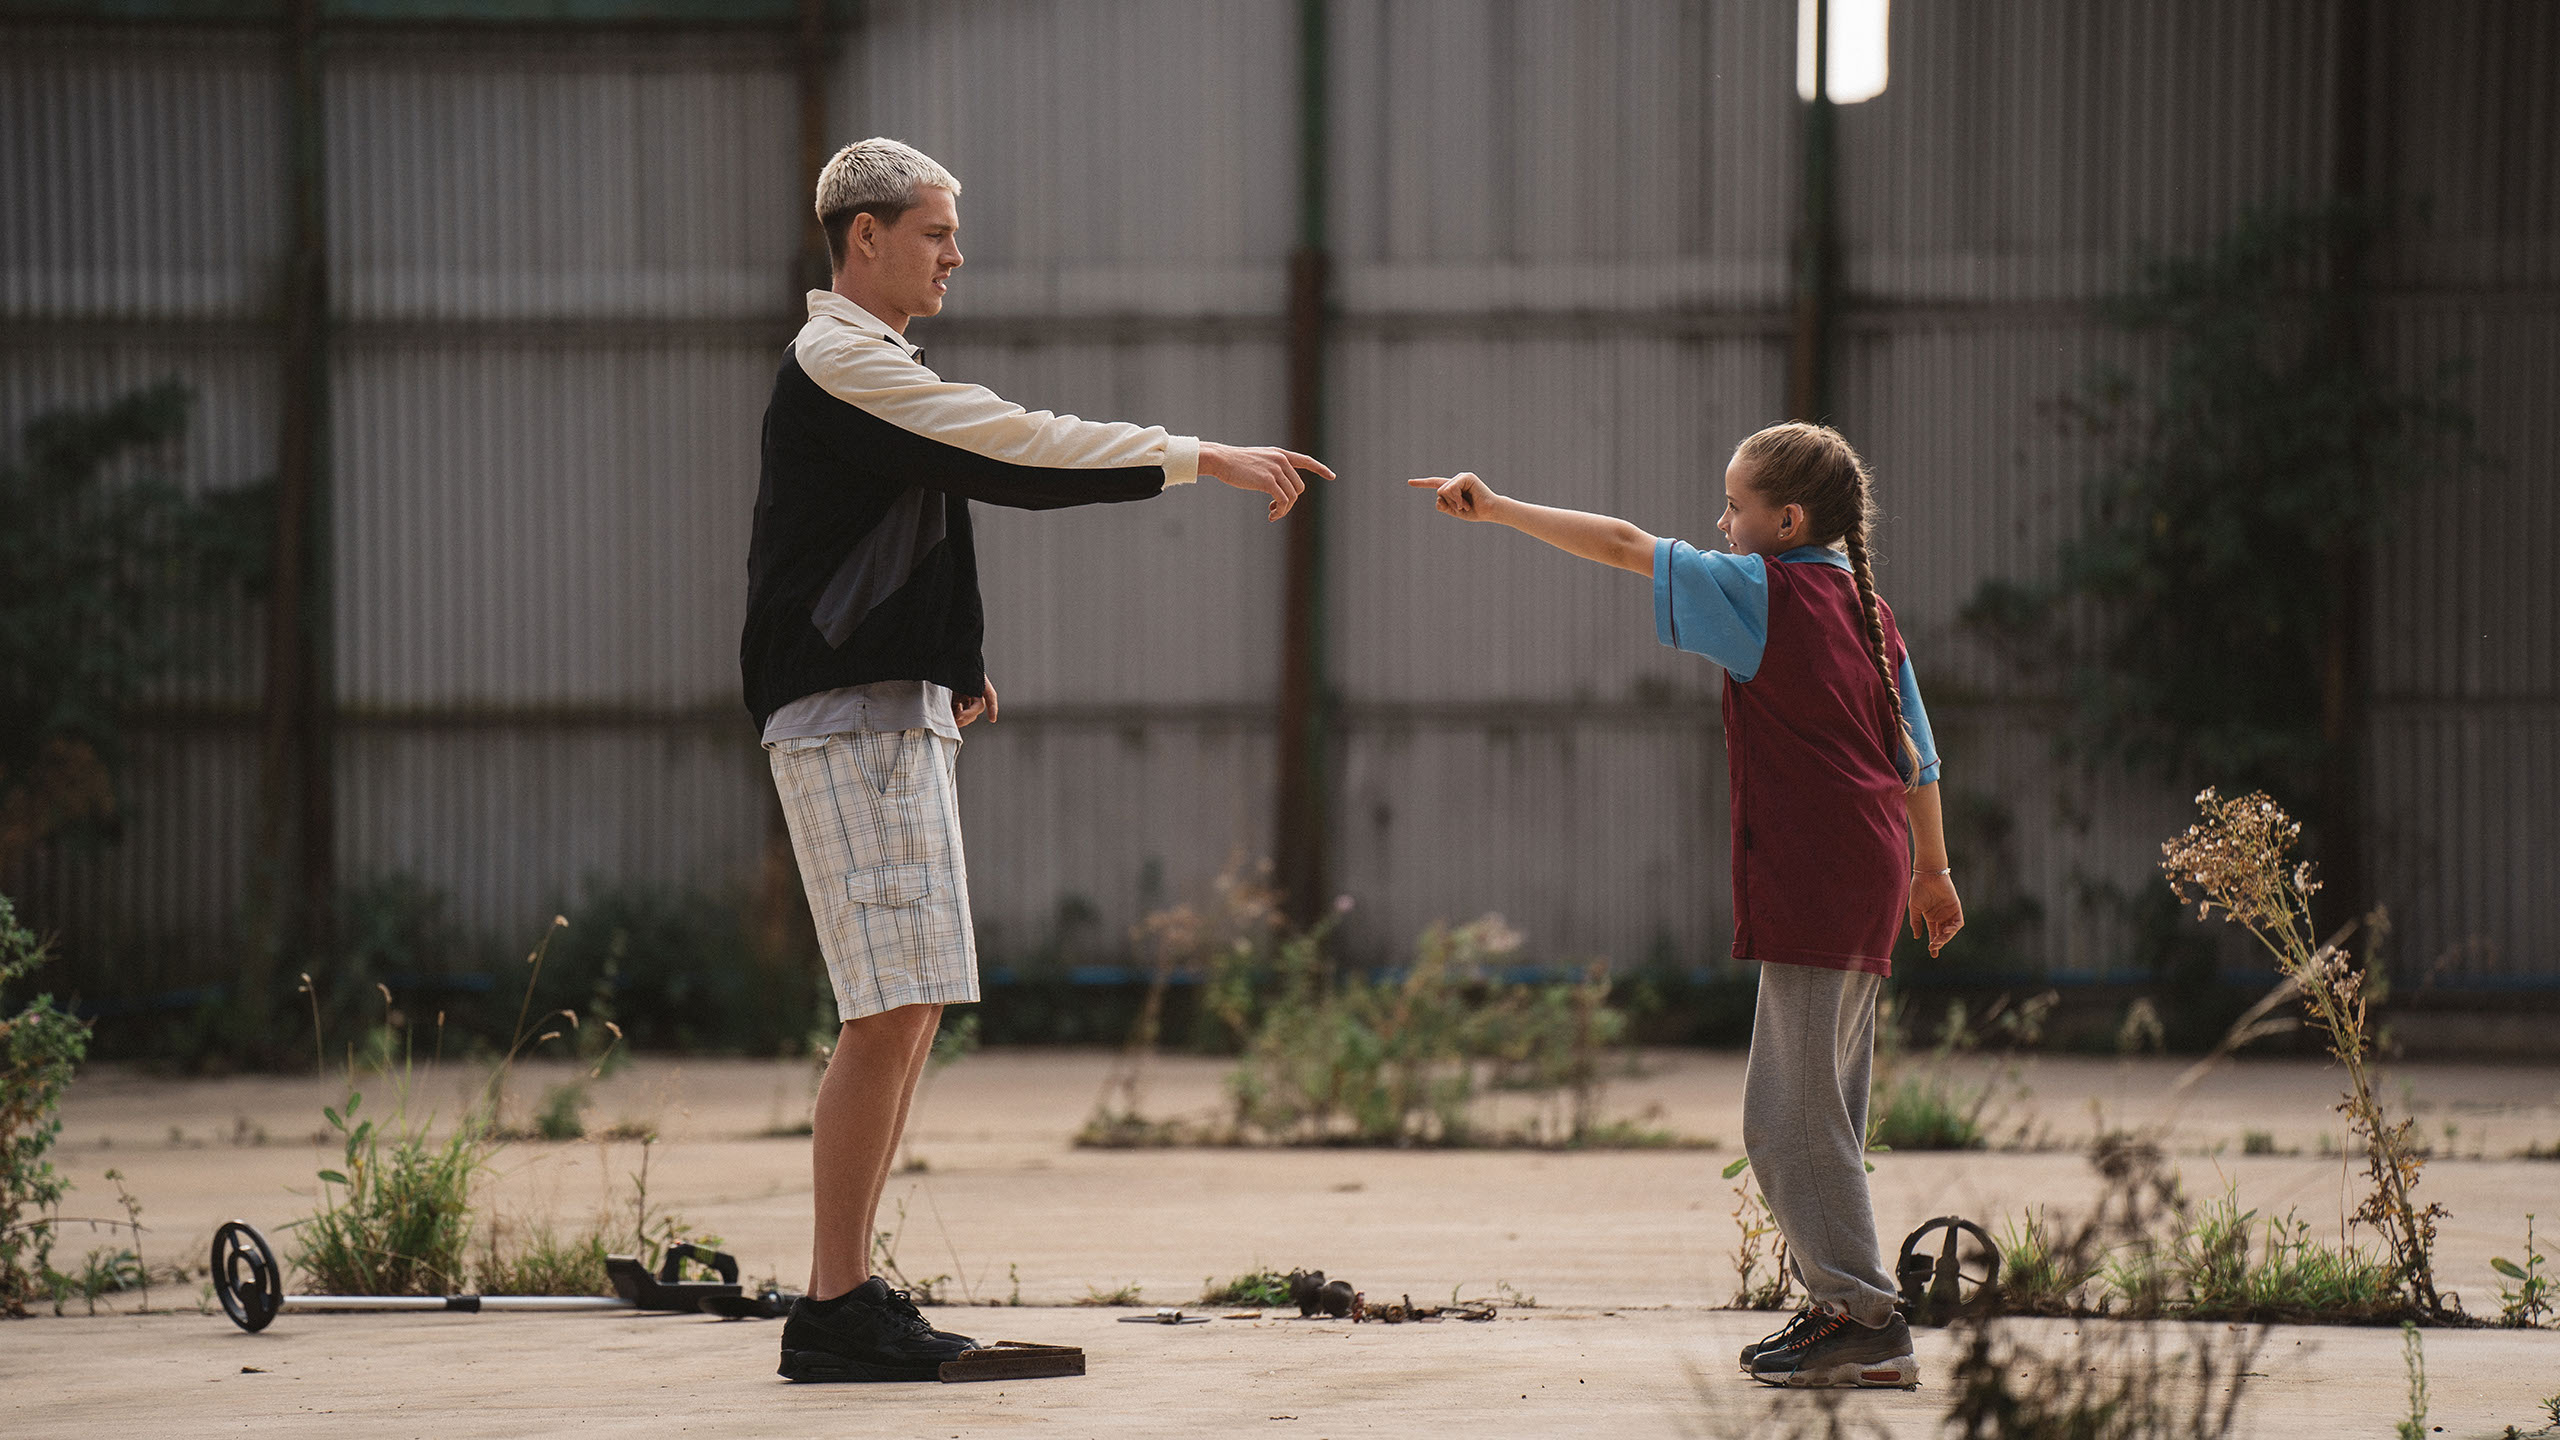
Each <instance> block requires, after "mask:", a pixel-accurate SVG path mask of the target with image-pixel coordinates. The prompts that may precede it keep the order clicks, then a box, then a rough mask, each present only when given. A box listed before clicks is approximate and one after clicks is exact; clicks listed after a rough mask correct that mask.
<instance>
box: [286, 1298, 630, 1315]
mask: <svg viewBox="0 0 2560 1440" xmlns="http://www.w3.org/2000/svg"><path fill="white" fill-rule="evenodd" d="M276 1308H277V1309H279V1310H284V1311H295V1310H454V1311H460V1312H462V1313H465V1314H476V1313H478V1312H480V1311H482V1310H637V1309H639V1308H640V1307H639V1306H638V1305H635V1304H633V1303H632V1302H631V1301H628V1300H623V1299H618V1298H616V1297H614V1296H611V1295H285V1296H281V1297H279V1299H278V1303H277V1306H276Z"/></svg>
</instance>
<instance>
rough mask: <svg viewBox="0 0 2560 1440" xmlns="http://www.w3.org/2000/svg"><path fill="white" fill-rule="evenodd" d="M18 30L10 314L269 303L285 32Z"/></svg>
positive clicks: (10, 107) (12, 86)
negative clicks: (145, 35) (270, 39)
mask: <svg viewBox="0 0 2560 1440" xmlns="http://www.w3.org/2000/svg"><path fill="white" fill-rule="evenodd" d="M12 39H13V43H12V44H10V45H9V46H8V47H7V48H6V51H5V53H0V185H4V186H5V188H0V194H5V195H6V196H7V203H6V204H5V205H0V316H5V317H7V318H9V319H13V320H26V319H36V318H78V319H84V320H104V319H137V318H143V317H149V318H152V319H176V318H187V319H203V318H216V317H219V318H233V319H240V318H248V317H253V316H257V315H260V314H262V313H263V312H265V311H267V310H268V309H269V308H270V307H271V306H272V304H273V292H274V287H275V284H276V279H277V267H278V266H279V264H280V263H281V260H282V257H283V253H284V220H285V207H284V118H285V95H284V80H283V69H282V66H281V63H280V59H279V56H278V53H277V50H276V48H275V46H274V45H273V44H272V43H267V44H260V43H257V42H256V41H254V40H247V39H243V38H242V37H237V36H196V37H193V38H191V39H190V40H189V41H188V43H185V44H183V45H178V44H171V43H166V42H165V41H159V40H148V39H136V38H132V37H129V36H126V35H124V34H123V33H122V32H118V34H117V36H116V38H113V39H109V38H103V37H98V36H91V37H86V38H75V37H47V36H44V35H42V34H41V33H37V34H22V35H17V36H13V37H12ZM19 41H23V42H24V43H15V42H19Z"/></svg>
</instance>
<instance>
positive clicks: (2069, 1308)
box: [2000, 1210, 2103, 1315]
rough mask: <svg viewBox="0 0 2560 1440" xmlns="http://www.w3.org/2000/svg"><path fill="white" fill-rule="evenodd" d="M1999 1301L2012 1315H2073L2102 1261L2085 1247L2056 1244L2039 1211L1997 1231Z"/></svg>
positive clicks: (2057, 1240)
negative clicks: (1998, 1242)
mask: <svg viewBox="0 0 2560 1440" xmlns="http://www.w3.org/2000/svg"><path fill="white" fill-rule="evenodd" d="M2000 1256H2001V1262H2000V1304H2001V1308H2003V1309H2005V1310H2007V1311H2008V1312H2009V1313H2011V1314H2014V1315H2076V1314H2079V1313H2080V1312H2081V1311H2082V1310H2083V1309H2084V1308H2086V1306H2087V1303H2088V1293H2089V1285H2090V1282H2091V1281H2093V1280H2095V1279H2097V1278H2098V1276H2099V1274H2100V1272H2101V1270H2102V1269H2103V1266H2102V1265H2101V1264H2100V1263H2099V1261H2098V1260H2097V1259H2096V1258H2095V1257H2093V1256H2092V1255H2091V1254H2090V1253H2089V1247H2087V1246H2085V1245H2083V1246H2077V1247H2075V1246H2071V1245H2067V1244H2063V1243H2060V1237H2058V1236H2057V1235H2056V1234H2055V1232H2054V1229H2053V1226H2052V1223H2051V1222H2050V1221H2049V1220H2048V1219H2047V1218H2046V1216H2045V1213H2044V1212H2043V1211H2042V1210H2031V1211H2029V1212H2027V1213H2026V1214H2025V1215H2024V1216H2023V1217H2021V1218H2020V1219H2019V1220H2017V1221H2016V1222H2013V1223H2012V1224H2010V1225H2008V1226H2005V1227H2003V1229H2002V1230H2001V1232H2000Z"/></svg>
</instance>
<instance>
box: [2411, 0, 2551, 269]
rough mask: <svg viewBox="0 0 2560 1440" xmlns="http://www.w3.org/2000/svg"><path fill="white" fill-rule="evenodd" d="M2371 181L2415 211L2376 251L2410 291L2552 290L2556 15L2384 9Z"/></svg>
mask: <svg viewBox="0 0 2560 1440" xmlns="http://www.w3.org/2000/svg"><path fill="white" fill-rule="evenodd" d="M2382 14H2383V15H2384V17H2385V30H2384V50H2385V54H2386V56H2387V59H2386V68H2385V79H2384V86H2385V91H2384V94H2385V99H2384V102H2383V109H2382V112H2381V117H2382V122H2383V133H2382V134H2381V136H2380V137H2379V142H2378V145H2379V151H2380V153H2379V154H2378V155H2377V156H2376V157H2375V169H2376V175H2375V179H2376V181H2377V182H2378V183H2379V185H2380V186H2381V187H2382V188H2383V189H2385V190H2386V191H2387V192H2389V193H2392V194H2396V195H2399V196H2402V197H2404V198H2406V199H2408V200H2411V201H2414V202H2416V204H2417V209H2416V212H2415V216H2414V218H2415V219H2416V221H2417V223H2416V224H2415V225H2414V226H2413V227H2411V228H2410V229H2409V230H2407V231H2405V232H2404V233H2403V234H2402V235H2401V236H2400V237H2398V239H2397V240H2396V241H2395V243H2394V244H2392V245H2391V246H2390V247H2388V249H2387V250H2386V251H2385V253H2384V255H2383V257H2382V263H2381V265H2380V266H2379V267H2378V269H2379V270H2380V272H2381V273H2382V274H2383V276H2384V277H2385V278H2386V280H2387V281H2389V282H2390V283H2393V284H2398V285H2405V286H2411V287H2418V288H2442V287H2446V286H2461V287H2498V286H2514V287H2520V286H2542V287H2549V286H2550V285H2552V284H2554V283H2555V282H2560V93H2555V91H2554V89H2553V87H2552V84H2551V77H2552V75H2553V73H2554V72H2555V71H2560V6H2553V5H2550V4H2547V3H2544V0H2460V3H2454V4H2438V5H2423V6H2419V5H2409V6H2385V7H2383V10H2382Z"/></svg>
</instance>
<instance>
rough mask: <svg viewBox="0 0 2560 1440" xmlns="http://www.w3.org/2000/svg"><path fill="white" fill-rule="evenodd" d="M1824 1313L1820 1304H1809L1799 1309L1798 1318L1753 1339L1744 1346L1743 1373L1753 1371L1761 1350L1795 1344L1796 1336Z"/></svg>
mask: <svg viewBox="0 0 2560 1440" xmlns="http://www.w3.org/2000/svg"><path fill="white" fill-rule="evenodd" d="M1823 1313H1824V1311H1823V1309H1822V1307H1820V1306H1818V1305H1808V1306H1806V1307H1805V1308H1803V1309H1802V1310H1799V1311H1797V1312H1796V1318H1794V1319H1793V1320H1790V1321H1788V1322H1787V1323H1786V1324H1784V1325H1781V1326H1779V1327H1778V1328H1777V1329H1776V1330H1774V1331H1772V1332H1770V1333H1769V1334H1766V1335H1763V1336H1761V1337H1760V1338H1759V1339H1757V1340H1754V1341H1752V1342H1751V1343H1750V1344H1748V1345H1745V1346H1743V1347H1742V1373H1743V1374H1745V1375H1748V1374H1750V1373H1751V1362H1752V1360H1753V1359H1754V1358H1756V1357H1757V1356H1758V1355H1759V1354H1760V1352H1761V1351H1763V1350H1784V1349H1786V1348H1787V1347H1788V1346H1790V1345H1792V1344H1794V1343H1795V1342H1796V1338H1797V1337H1798V1336H1799V1335H1801V1334H1803V1333H1804V1328H1805V1327H1806V1326H1807V1325H1810V1324H1812V1323H1814V1322H1815V1321H1816V1320H1818V1319H1820V1318H1821V1317H1822V1315H1823Z"/></svg>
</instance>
